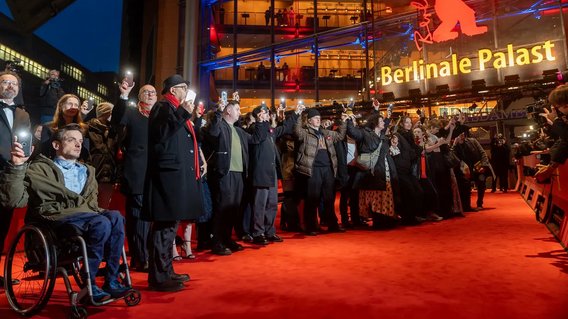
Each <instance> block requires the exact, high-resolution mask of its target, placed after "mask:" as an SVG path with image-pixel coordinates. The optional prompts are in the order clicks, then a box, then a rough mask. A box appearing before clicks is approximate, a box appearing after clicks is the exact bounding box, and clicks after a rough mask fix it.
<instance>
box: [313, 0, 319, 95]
mask: <svg viewBox="0 0 568 319" xmlns="http://www.w3.org/2000/svg"><path fill="white" fill-rule="evenodd" d="M318 24H319V23H318V2H317V0H314V34H315V37H314V51H315V52H314V53H315V59H314V88H315V90H316V102H319V43H318V36H317V34H318V27H319V25H318Z"/></svg>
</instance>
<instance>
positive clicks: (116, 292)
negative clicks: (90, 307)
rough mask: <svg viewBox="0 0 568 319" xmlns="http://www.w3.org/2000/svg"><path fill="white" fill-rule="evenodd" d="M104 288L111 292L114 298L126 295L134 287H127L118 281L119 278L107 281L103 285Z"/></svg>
mask: <svg viewBox="0 0 568 319" xmlns="http://www.w3.org/2000/svg"><path fill="white" fill-rule="evenodd" d="M103 290H104V291H105V292H107V293H109V294H110V296H111V297H113V298H120V297H124V296H126V295H127V294H128V293H129V292H130V291H131V290H132V289H131V288H130V287H126V286H124V285H122V284H121V283H119V282H118V280H113V281H111V282H108V283H105V284H104V285H103Z"/></svg>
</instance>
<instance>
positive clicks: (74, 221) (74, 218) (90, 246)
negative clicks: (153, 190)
mask: <svg viewBox="0 0 568 319" xmlns="http://www.w3.org/2000/svg"><path fill="white" fill-rule="evenodd" d="M63 224H70V225H73V226H74V227H75V228H77V229H78V230H79V231H80V232H81V233H82V235H81V237H83V239H84V240H85V243H86V244H87V259H88V264H89V271H90V280H91V283H93V284H94V283H95V276H96V275H97V270H98V269H99V265H100V263H101V261H102V260H103V258H104V259H105V260H106V271H107V272H106V278H105V282H111V281H113V280H116V279H117V277H118V267H119V265H120V257H121V256H122V247H123V245H124V217H122V215H121V214H120V212H118V211H116V210H105V211H103V212H102V213H76V214H72V215H69V216H66V217H63V218H62V219H60V220H58V221H56V222H55V226H56V227H57V226H60V225H63ZM58 235H59V236H65V235H66V234H62V233H58ZM67 235H68V234H67ZM85 276H86V274H83V277H85Z"/></svg>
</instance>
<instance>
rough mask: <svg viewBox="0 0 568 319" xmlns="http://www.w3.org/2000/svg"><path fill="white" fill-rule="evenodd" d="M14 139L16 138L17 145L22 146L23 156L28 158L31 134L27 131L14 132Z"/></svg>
mask: <svg viewBox="0 0 568 319" xmlns="http://www.w3.org/2000/svg"><path fill="white" fill-rule="evenodd" d="M16 137H17V138H18V143H20V144H22V149H23V150H24V156H25V157H28V156H30V155H31V154H32V144H33V143H32V134H31V133H30V132H29V131H26V130H22V131H18V132H16Z"/></svg>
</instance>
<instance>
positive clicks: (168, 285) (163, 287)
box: [148, 280, 184, 292]
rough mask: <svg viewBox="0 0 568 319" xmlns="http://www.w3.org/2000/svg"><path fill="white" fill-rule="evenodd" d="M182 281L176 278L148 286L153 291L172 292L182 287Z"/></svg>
mask: <svg viewBox="0 0 568 319" xmlns="http://www.w3.org/2000/svg"><path fill="white" fill-rule="evenodd" d="M183 287H184V286H183V283H182V282H181V281H176V280H166V281H164V282H161V283H159V284H158V283H156V284H149V285H148V288H149V289H150V290H154V291H162V292H174V291H180V290H182V289H183Z"/></svg>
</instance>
